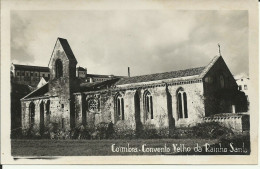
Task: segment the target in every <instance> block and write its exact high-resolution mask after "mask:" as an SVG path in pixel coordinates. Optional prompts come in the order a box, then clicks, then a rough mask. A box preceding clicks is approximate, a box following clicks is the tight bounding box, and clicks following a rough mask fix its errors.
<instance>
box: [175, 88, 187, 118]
mask: <svg viewBox="0 0 260 169" xmlns="http://www.w3.org/2000/svg"><path fill="white" fill-rule="evenodd" d="M177 112H178V117H179V118H180V119H182V118H188V108H187V94H186V92H184V90H183V88H180V89H179V90H177Z"/></svg>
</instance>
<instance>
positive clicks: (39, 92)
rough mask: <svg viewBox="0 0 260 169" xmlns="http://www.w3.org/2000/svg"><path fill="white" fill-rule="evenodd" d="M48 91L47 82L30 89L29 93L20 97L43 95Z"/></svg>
mask: <svg viewBox="0 0 260 169" xmlns="http://www.w3.org/2000/svg"><path fill="white" fill-rule="evenodd" d="M48 91H49V83H48V82H47V83H46V84H44V85H43V86H41V87H40V88H38V89H36V90H34V91H32V92H31V93H29V94H28V95H26V96H25V97H23V98H22V99H28V98H33V97H40V96H44V95H45V94H46V93H47V92H48Z"/></svg>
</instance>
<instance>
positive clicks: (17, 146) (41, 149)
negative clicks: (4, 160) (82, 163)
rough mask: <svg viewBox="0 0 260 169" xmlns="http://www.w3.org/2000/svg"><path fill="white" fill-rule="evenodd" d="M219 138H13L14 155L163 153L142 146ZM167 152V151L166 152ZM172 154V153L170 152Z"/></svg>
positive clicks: (193, 143)
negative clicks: (133, 149) (114, 149)
mask: <svg viewBox="0 0 260 169" xmlns="http://www.w3.org/2000/svg"><path fill="white" fill-rule="evenodd" d="M217 142H218V140H217V139H211V140H209V139H142V140H141V139H140V140H139V139H137V140H24V139H23V140H22V139H21V140H19V139H13V140H11V146H12V155H13V156H104V155H161V154H165V153H162V152H143V151H142V146H143V145H144V144H146V147H149V148H162V147H164V146H165V144H166V145H167V147H169V148H171V149H173V146H172V144H177V145H178V146H179V145H180V144H184V145H185V147H195V146H196V145H197V144H198V145H199V146H203V145H204V144H205V143H208V144H215V143H217ZM113 144H115V147H127V146H128V144H129V145H130V147H136V148H138V150H140V151H138V152H112V145H113ZM166 154H167V153H166ZM168 154H172V153H168ZM184 154H185V153H184Z"/></svg>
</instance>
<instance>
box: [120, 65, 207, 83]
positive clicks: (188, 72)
mask: <svg viewBox="0 0 260 169" xmlns="http://www.w3.org/2000/svg"><path fill="white" fill-rule="evenodd" d="M204 68H205V67H197V68H191V69H185V70H177V71H171V72H164V73H156V74H150V75H142V76H133V77H128V78H122V79H121V80H119V81H118V82H117V83H116V85H123V84H130V83H140V82H148V81H157V80H164V79H172V78H179V77H187V76H194V75H199V74H201V72H202V71H203V70H204Z"/></svg>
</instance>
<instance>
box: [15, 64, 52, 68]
mask: <svg viewBox="0 0 260 169" xmlns="http://www.w3.org/2000/svg"><path fill="white" fill-rule="evenodd" d="M13 65H15V66H28V67H42V68H48V66H35V65H22V64H13Z"/></svg>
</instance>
